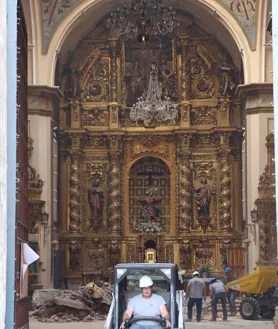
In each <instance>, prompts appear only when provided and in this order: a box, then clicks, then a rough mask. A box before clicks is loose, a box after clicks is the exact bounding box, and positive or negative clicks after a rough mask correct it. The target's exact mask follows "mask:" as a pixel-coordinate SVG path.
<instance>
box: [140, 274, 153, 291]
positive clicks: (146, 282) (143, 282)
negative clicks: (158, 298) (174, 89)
mask: <svg viewBox="0 0 278 329" xmlns="http://www.w3.org/2000/svg"><path fill="white" fill-rule="evenodd" d="M152 285H153V280H152V279H151V278H150V277H149V276H148V275H144V276H142V278H141V279H140V281H139V287H140V288H146V287H151V286H152Z"/></svg>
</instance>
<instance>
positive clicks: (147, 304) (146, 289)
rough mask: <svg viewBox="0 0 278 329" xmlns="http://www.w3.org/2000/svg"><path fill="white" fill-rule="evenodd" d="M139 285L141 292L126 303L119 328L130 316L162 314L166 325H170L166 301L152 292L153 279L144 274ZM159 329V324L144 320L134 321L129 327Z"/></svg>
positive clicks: (123, 325) (121, 327)
mask: <svg viewBox="0 0 278 329" xmlns="http://www.w3.org/2000/svg"><path fill="white" fill-rule="evenodd" d="M139 287H140V288H141V291H142V293H141V294H139V295H137V296H135V297H133V298H131V300H130V301H129V303H128V305H127V309H126V310H125V312H124V314H123V322H122V324H121V326H120V329H123V328H125V320H128V319H130V318H131V317H132V315H133V316H134V317H139V316H140V317H144V316H146V317H147V316H148V317H149V316H152V317H157V316H162V317H164V318H165V319H166V327H171V323H170V315H169V312H168V310H167V307H166V302H165V300H164V298H163V297H161V296H160V295H157V294H153V292H152V290H153V280H152V278H151V277H149V276H148V275H144V276H142V277H141V279H140V280H139ZM150 326H151V328H152V329H161V326H160V325H158V323H157V322H155V321H150V320H148V321H144V320H142V321H141V320H140V321H137V322H135V323H134V324H133V325H132V326H131V328H132V329H139V328H140V329H145V328H150Z"/></svg>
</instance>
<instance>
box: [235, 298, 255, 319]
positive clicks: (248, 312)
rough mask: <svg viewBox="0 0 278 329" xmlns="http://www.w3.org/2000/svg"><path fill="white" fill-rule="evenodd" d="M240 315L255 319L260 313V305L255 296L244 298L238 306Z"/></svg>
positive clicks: (244, 317)
mask: <svg viewBox="0 0 278 329" xmlns="http://www.w3.org/2000/svg"><path fill="white" fill-rule="evenodd" d="M239 313H240V315H241V317H242V318H243V319H245V320H257V319H258V318H259V315H260V305H259V303H258V302H257V301H256V299H255V298H252V297H247V298H245V299H244V300H243V301H242V302H241V304H240V308H239Z"/></svg>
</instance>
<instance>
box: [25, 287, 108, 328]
mask: <svg viewBox="0 0 278 329" xmlns="http://www.w3.org/2000/svg"><path fill="white" fill-rule="evenodd" d="M112 292H113V286H112V285H110V284H109V283H104V284H103V286H102V287H98V286H97V285H96V284H95V283H93V282H91V283H89V284H88V285H86V286H84V287H80V288H79V289H77V290H62V289H42V290H35V291H34V293H33V298H32V306H33V309H34V311H33V312H32V313H31V316H33V317H36V318H37V319H38V320H39V321H41V322H49V323H50V322H74V321H85V322H89V321H96V320H105V318H106V316H107V314H108V311H109V307H110V305H111V302H112Z"/></svg>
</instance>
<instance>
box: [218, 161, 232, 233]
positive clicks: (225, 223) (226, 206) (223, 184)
mask: <svg viewBox="0 0 278 329" xmlns="http://www.w3.org/2000/svg"><path fill="white" fill-rule="evenodd" d="M230 171H231V169H230V166H229V165H228V162H227V160H226V159H222V161H221V164H220V188H221V192H220V225H221V230H224V231H229V230H231V228H232V226H231V179H230Z"/></svg>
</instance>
